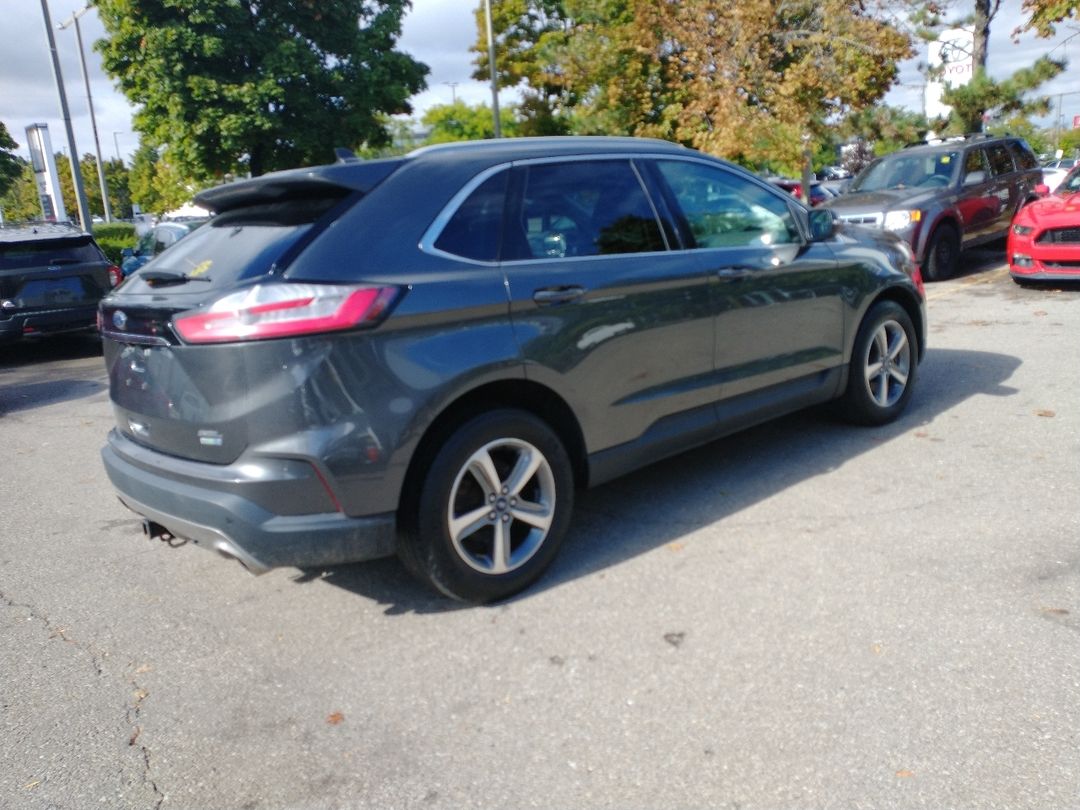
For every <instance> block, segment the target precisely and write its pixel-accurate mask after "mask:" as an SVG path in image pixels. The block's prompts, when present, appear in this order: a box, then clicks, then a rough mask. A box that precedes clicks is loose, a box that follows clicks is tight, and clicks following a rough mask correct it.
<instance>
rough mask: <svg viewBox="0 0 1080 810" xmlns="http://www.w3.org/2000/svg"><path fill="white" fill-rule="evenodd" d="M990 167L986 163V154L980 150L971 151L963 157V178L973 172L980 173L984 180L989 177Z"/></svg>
mask: <svg viewBox="0 0 1080 810" xmlns="http://www.w3.org/2000/svg"><path fill="white" fill-rule="evenodd" d="M989 169H990V167H989V166H988V165H987V162H986V154H985V153H984V152H983V150H982V149H972V150H971V151H970V152H968V153H967V155H966V156H965V157H964V177H965V179H966V178H968V177H970V176H971V174H972V173H973V172H982V173H983V179H984V180H985V179H986V178H988V177H989V176H990V171H989Z"/></svg>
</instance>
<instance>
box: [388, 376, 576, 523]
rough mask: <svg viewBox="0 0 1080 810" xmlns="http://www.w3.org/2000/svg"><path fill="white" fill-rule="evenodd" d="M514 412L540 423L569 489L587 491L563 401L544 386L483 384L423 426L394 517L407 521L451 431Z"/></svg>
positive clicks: (528, 382)
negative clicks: (560, 456) (567, 473)
mask: <svg viewBox="0 0 1080 810" xmlns="http://www.w3.org/2000/svg"><path fill="white" fill-rule="evenodd" d="M498 408H515V409H517V410H521V411H525V412H527V413H530V414H532V415H533V416H535V417H537V418H538V419H540V420H542V421H543V422H545V423H546V424H547V425H548V427H550V428H551V429H552V430H553V431H554V432H555V434H556V435H557V436H558V437H559V439H560V440H561V441H562V443H563V446H564V447H565V448H566V453H567V455H568V456H569V457H570V464H571V467H572V468H573V471H574V485H575V487H578V488H584V487H585V486H587V485H588V458H587V453H586V450H585V437H584V434H583V433H582V431H581V425H580V423H579V422H578V420H577V418H576V417H575V416H574V412H573V410H572V409H571V408H570V406H569V405H568V404H567V403H566V401H565V400H564V399H563V398H562V397H560V396H559V395H558V394H556V393H555V392H554V391H552V390H551V389H550V388H548V387H547V386H544V385H541V384H540V383H537V382H534V381H532V380H522V379H515V380H500V381H496V382H489V383H485V384H483V385H481V386H479V387H477V388H474V389H472V390H471V391H467V392H466V393H464V394H462V395H461V396H459V397H458V398H457V399H455V400H453V401H452V402H450V403H449V404H447V406H446V407H445V408H443V409H442V411H440V413H439V414H438V416H436V417H435V419H434V420H432V422H431V424H430V425H428V427H427V429H426V430H425V431H424V434H423V435H422V436H421V437H420V441H419V442H418V444H417V446H416V450H415V451H414V452H413V454H412V458H411V459H410V461H409V466H408V469H407V470H406V472H405V478H404V480H403V482H402V487H401V496H400V498H399V499H398V513H399V515H400V516H401V518H402V519H404V520H407V519H408V517H409V515H410V514H411V510H413V509H414V507H415V501H416V498H417V495H418V493H419V490H420V485H421V483H422V477H423V474H424V471H425V470H427V469H428V467H429V466H430V465H431V462H432V461H433V460H434V458H435V455H436V454H437V453H438V451H439V447H441V446H442V443H443V442H444V441H445V440H446V439H447V438H448V437H449V436H450V435H451V434H452V433H453V431H454V429H455V428H457V427H458V426H460V425H462V424H464V423H465V422H466V421H468V420H469V419H471V418H473V417H474V416H476V415H477V414H480V413H483V412H484V411H491V410H496V409H498Z"/></svg>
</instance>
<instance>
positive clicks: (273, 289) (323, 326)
mask: <svg viewBox="0 0 1080 810" xmlns="http://www.w3.org/2000/svg"><path fill="white" fill-rule="evenodd" d="M400 294H401V288H400V287H355V286H345V285H336V284H288V283H284V282H283V283H277V284H260V285H257V286H255V287H251V288H250V289H247V290H241V291H238V292H234V293H231V294H230V295H226V296H224V297H223V298H219V299H218V300H217V301H215V302H214V303H213V304H211V305H210V306H209V307H208V308H206V309H202V310H197V311H195V312H191V313H188V314H184V315H178V316H177V317H175V318H173V327H174V328H175V329H176V332H177V334H179V336H180V337H181V339H183V340H184V341H185V342H187V343H232V342H237V341H243V340H267V339H271V338H284V337H295V336H298V335H312V334H318V333H320V332H337V331H342V330H345V329H359V328H365V327H367V328H370V327H372V326H375V325H376V324H377V323H379V322H380V321H381V320H382V319H383V318H384V317H385V316H386V314H387V313H388V312H389V310H390V307H391V306H393V304H394V303H395V302H396V301H397V299H398V298H399V297H400Z"/></svg>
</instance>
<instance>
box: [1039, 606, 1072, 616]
mask: <svg viewBox="0 0 1080 810" xmlns="http://www.w3.org/2000/svg"><path fill="white" fill-rule="evenodd" d="M1042 612H1043V613H1047V614H1049V615H1051V616H1068V615H1069V611H1067V610H1066V609H1065V608H1043V609H1042Z"/></svg>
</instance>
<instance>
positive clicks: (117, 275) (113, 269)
mask: <svg viewBox="0 0 1080 810" xmlns="http://www.w3.org/2000/svg"><path fill="white" fill-rule="evenodd" d="M123 280H124V271H123V270H121V269H120V268H119V267H117V266H116V265H115V264H110V265H109V284H111V285H112V286H114V287H115V286H117V285H118V284H119V283H120V282H121V281H123Z"/></svg>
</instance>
